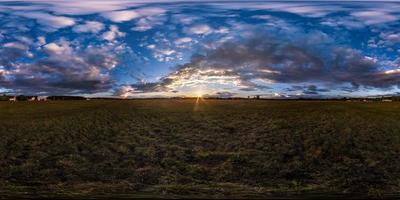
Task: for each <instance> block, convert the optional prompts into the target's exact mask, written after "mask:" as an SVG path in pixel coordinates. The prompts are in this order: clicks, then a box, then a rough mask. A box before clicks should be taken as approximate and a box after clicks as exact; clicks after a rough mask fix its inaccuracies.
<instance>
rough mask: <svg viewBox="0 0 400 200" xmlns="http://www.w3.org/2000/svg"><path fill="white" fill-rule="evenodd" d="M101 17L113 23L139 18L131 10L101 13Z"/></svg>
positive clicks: (138, 15)
mask: <svg viewBox="0 0 400 200" xmlns="http://www.w3.org/2000/svg"><path fill="white" fill-rule="evenodd" d="M102 16H103V17H105V18H107V19H109V20H111V21H113V22H125V21H130V20H132V19H135V18H138V17H140V14H139V13H137V12H136V11H133V10H124V11H113V12H107V13H103V14H102Z"/></svg>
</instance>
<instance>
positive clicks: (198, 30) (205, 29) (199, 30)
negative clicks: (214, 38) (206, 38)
mask: <svg viewBox="0 0 400 200" xmlns="http://www.w3.org/2000/svg"><path fill="white" fill-rule="evenodd" d="M212 31H213V29H212V28H211V27H210V26H208V25H207V24H200V25H197V26H193V27H191V28H189V32H191V33H194V34H197V35H207V34H210V33H211V32H212Z"/></svg>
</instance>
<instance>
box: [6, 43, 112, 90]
mask: <svg viewBox="0 0 400 200" xmlns="http://www.w3.org/2000/svg"><path fill="white" fill-rule="evenodd" d="M53 47H54V48H51V49H50V48H49V49H50V50H51V51H50V50H49V49H47V51H43V52H45V53H47V54H48V55H47V56H46V57H43V58H41V59H37V60H34V61H31V62H22V61H21V62H14V61H15V60H16V59H17V58H19V56H26V55H25V54H24V51H23V49H19V50H20V51H22V52H20V51H17V49H15V48H14V49H13V51H10V50H8V49H7V48H6V49H3V51H5V50H7V51H6V52H8V53H7V54H1V56H0V58H1V59H0V60H1V61H2V64H4V66H7V67H6V68H5V69H4V70H2V71H0V77H1V78H0V81H1V85H2V86H3V87H6V88H9V89H12V90H13V91H15V92H17V93H41V94H77V93H95V92H102V91H106V90H108V89H110V88H111V86H112V83H113V82H112V80H111V78H110V74H109V72H110V70H111V69H112V68H113V67H114V66H115V65H116V63H117V60H116V58H115V57H114V56H112V55H113V54H111V53H110V51H109V50H108V49H104V48H94V47H88V48H86V49H84V50H82V51H78V50H75V49H72V48H69V46H65V45H64V46H63V47H60V46H56V45H53ZM55 47H59V48H55ZM61 50H62V51H61ZM10 55H12V56H10Z"/></svg>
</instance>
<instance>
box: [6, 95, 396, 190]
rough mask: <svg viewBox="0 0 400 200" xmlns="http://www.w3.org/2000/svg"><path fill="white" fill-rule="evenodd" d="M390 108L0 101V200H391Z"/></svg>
mask: <svg viewBox="0 0 400 200" xmlns="http://www.w3.org/2000/svg"><path fill="white" fill-rule="evenodd" d="M399 121H400V103H397V102H333V101H332V102H329V101H326V102H323V101H321V102H318V101H265V100H197V101H196V100H195V99H191V100H124V101H118V100H91V101H49V102H15V103H12V102H0V196H2V197H10V198H13V197H51V198H54V197H60V198H61V197H62V198H65V197H70V198H73V197H76V198H82V197H93V198H96V197H99V198H100V197H104V198H108V197H120V198H130V197H138V198H141V197H200V198H201V197H212V198H226V197H254V198H256V197H260V198H263V197H269V198H273V197H277V198H278V197H293V198H297V197H321V196H324V197H338V196H340V197H352V196H358V197H360V196H370V197H372V196H373V197H376V196H378V197H394V196H395V197H396V196H398V195H399V194H400V159H398V158H399V156H400V123H399Z"/></svg>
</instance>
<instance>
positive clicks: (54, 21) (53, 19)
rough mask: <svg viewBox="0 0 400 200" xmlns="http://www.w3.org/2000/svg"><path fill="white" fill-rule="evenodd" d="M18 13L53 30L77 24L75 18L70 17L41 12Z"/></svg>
mask: <svg viewBox="0 0 400 200" xmlns="http://www.w3.org/2000/svg"><path fill="white" fill-rule="evenodd" d="M16 15H19V16H23V17H26V18H30V19H35V20H36V21H37V22H38V23H39V24H41V25H44V26H47V27H49V28H51V30H57V29H60V28H65V27H68V26H72V25H74V24H75V20H74V19H73V18H69V17H63V16H55V15H50V14H46V13H40V12H27V13H22V12H18V13H16Z"/></svg>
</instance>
